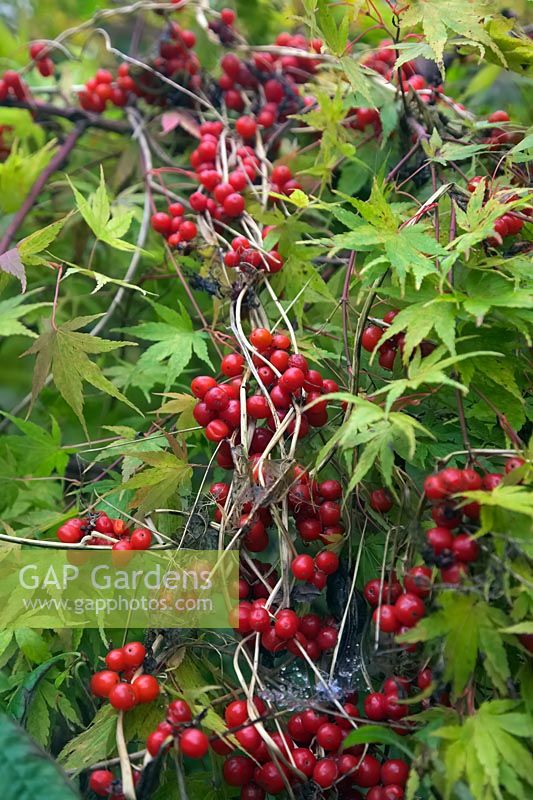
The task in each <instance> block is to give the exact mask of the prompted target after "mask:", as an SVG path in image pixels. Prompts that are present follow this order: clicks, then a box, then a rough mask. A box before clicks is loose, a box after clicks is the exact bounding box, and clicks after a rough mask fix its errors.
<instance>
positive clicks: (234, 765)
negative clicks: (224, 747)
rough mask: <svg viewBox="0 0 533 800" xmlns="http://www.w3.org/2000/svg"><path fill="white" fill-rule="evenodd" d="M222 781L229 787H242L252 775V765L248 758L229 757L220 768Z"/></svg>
mask: <svg viewBox="0 0 533 800" xmlns="http://www.w3.org/2000/svg"><path fill="white" fill-rule="evenodd" d="M222 774H223V776H224V781H225V782H226V783H227V784H228V785H229V786H244V785H245V784H247V783H249V782H250V781H251V780H252V778H253V774H254V763H253V761H252V760H251V759H250V758H248V756H230V758H228V759H226V761H225V762H224V766H223V767H222Z"/></svg>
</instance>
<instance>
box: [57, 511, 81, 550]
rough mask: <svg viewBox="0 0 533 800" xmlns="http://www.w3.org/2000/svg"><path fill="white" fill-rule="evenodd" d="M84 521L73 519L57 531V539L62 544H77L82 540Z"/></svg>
mask: <svg viewBox="0 0 533 800" xmlns="http://www.w3.org/2000/svg"><path fill="white" fill-rule="evenodd" d="M83 525H84V521H83V520H82V519H78V518H76V517H74V518H73V519H69V520H68V522H65V523H64V524H63V525H61V526H60V527H59V528H58V529H57V538H58V539H59V541H60V542H63V544H78V543H79V542H81V540H82V539H83V531H82V526H83Z"/></svg>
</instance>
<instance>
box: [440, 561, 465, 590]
mask: <svg viewBox="0 0 533 800" xmlns="http://www.w3.org/2000/svg"><path fill="white" fill-rule="evenodd" d="M467 574H468V567H467V566H466V564H463V563H462V562H461V561H460V562H458V563H457V564H452V566H451V567H446V569H441V571H440V576H441V579H442V582H443V583H449V584H451V585H452V586H456V585H457V584H459V583H461V581H462V579H463V578H464V576H465V575H467Z"/></svg>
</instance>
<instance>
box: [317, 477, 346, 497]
mask: <svg viewBox="0 0 533 800" xmlns="http://www.w3.org/2000/svg"><path fill="white" fill-rule="evenodd" d="M318 493H319V494H320V495H321V497H323V498H324V499H325V500H340V498H341V497H342V486H341V484H340V483H339V481H335V480H326V481H322V483H319V484H318Z"/></svg>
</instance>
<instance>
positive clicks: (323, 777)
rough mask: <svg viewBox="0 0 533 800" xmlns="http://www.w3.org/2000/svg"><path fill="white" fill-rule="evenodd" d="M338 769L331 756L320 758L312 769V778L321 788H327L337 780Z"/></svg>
mask: <svg viewBox="0 0 533 800" xmlns="http://www.w3.org/2000/svg"><path fill="white" fill-rule="evenodd" d="M338 774H339V769H338V767H337V764H336V763H335V761H334V760H333V759H332V758H321V759H320V760H319V761H317V763H316V764H315V767H314V769H313V780H314V782H315V783H317V784H318V785H319V786H320V787H321V788H322V789H329V787H330V786H333V784H334V783H335V781H336V780H337V777H338Z"/></svg>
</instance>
